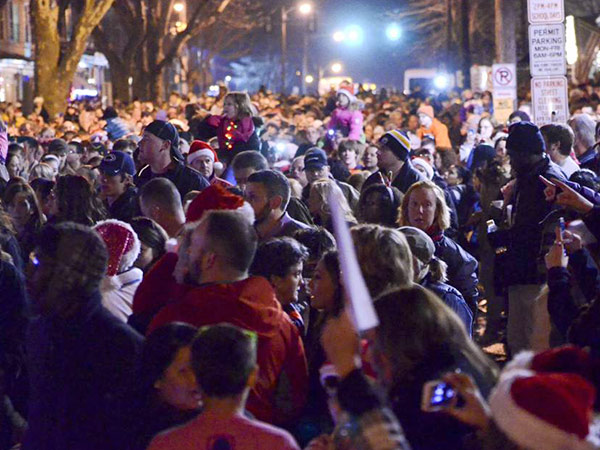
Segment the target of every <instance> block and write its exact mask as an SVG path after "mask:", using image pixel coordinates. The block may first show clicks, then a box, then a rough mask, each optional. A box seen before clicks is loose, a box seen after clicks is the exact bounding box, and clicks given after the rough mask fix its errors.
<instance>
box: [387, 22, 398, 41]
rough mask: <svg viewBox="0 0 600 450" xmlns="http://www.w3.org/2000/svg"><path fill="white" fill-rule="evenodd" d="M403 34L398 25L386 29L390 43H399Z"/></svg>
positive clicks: (393, 24) (391, 25) (394, 24)
mask: <svg viewBox="0 0 600 450" xmlns="http://www.w3.org/2000/svg"><path fill="white" fill-rule="evenodd" d="M401 34H402V30H401V29H400V27H399V26H398V24H396V23H392V24H390V25H388V27H387V28H386V29H385V35H386V36H387V38H388V39H389V40H390V41H397V40H399V39H400V35H401Z"/></svg>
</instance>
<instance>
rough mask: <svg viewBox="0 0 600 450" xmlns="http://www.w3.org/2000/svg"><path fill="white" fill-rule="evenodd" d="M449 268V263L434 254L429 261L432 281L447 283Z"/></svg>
mask: <svg viewBox="0 0 600 450" xmlns="http://www.w3.org/2000/svg"><path fill="white" fill-rule="evenodd" d="M447 269H448V264H446V263H445V262H444V261H442V260H441V259H439V258H436V257H435V256H434V257H433V258H432V259H431V261H430V262H429V273H430V274H431V281H434V282H437V283H445V282H446V280H447V277H446V271H447Z"/></svg>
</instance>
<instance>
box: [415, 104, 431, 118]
mask: <svg viewBox="0 0 600 450" xmlns="http://www.w3.org/2000/svg"><path fill="white" fill-rule="evenodd" d="M417 114H425V115H426V116H429V117H431V118H432V119H433V118H434V117H435V114H434V112H433V106H431V105H421V106H419V109H417Z"/></svg>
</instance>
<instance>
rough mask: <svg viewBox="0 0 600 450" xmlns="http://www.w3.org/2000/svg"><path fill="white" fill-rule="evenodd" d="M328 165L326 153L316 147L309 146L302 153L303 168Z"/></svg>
mask: <svg viewBox="0 0 600 450" xmlns="http://www.w3.org/2000/svg"><path fill="white" fill-rule="evenodd" d="M328 165H329V164H328V163H327V153H325V151H323V150H321V149H320V148H318V147H312V148H309V149H308V150H307V151H306V153H305V154H304V168H305V169H321V168H323V167H325V166H328Z"/></svg>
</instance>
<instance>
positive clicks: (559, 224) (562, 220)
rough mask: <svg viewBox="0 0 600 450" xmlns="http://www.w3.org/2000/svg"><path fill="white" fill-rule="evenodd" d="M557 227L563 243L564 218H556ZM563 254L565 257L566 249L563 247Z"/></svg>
mask: <svg viewBox="0 0 600 450" xmlns="http://www.w3.org/2000/svg"><path fill="white" fill-rule="evenodd" d="M558 226H559V228H560V238H561V239H562V241H563V242H565V228H566V227H565V218H564V217H559V218H558ZM563 253H564V254H565V256H566V255H567V249H566V248H564V247H563Z"/></svg>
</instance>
